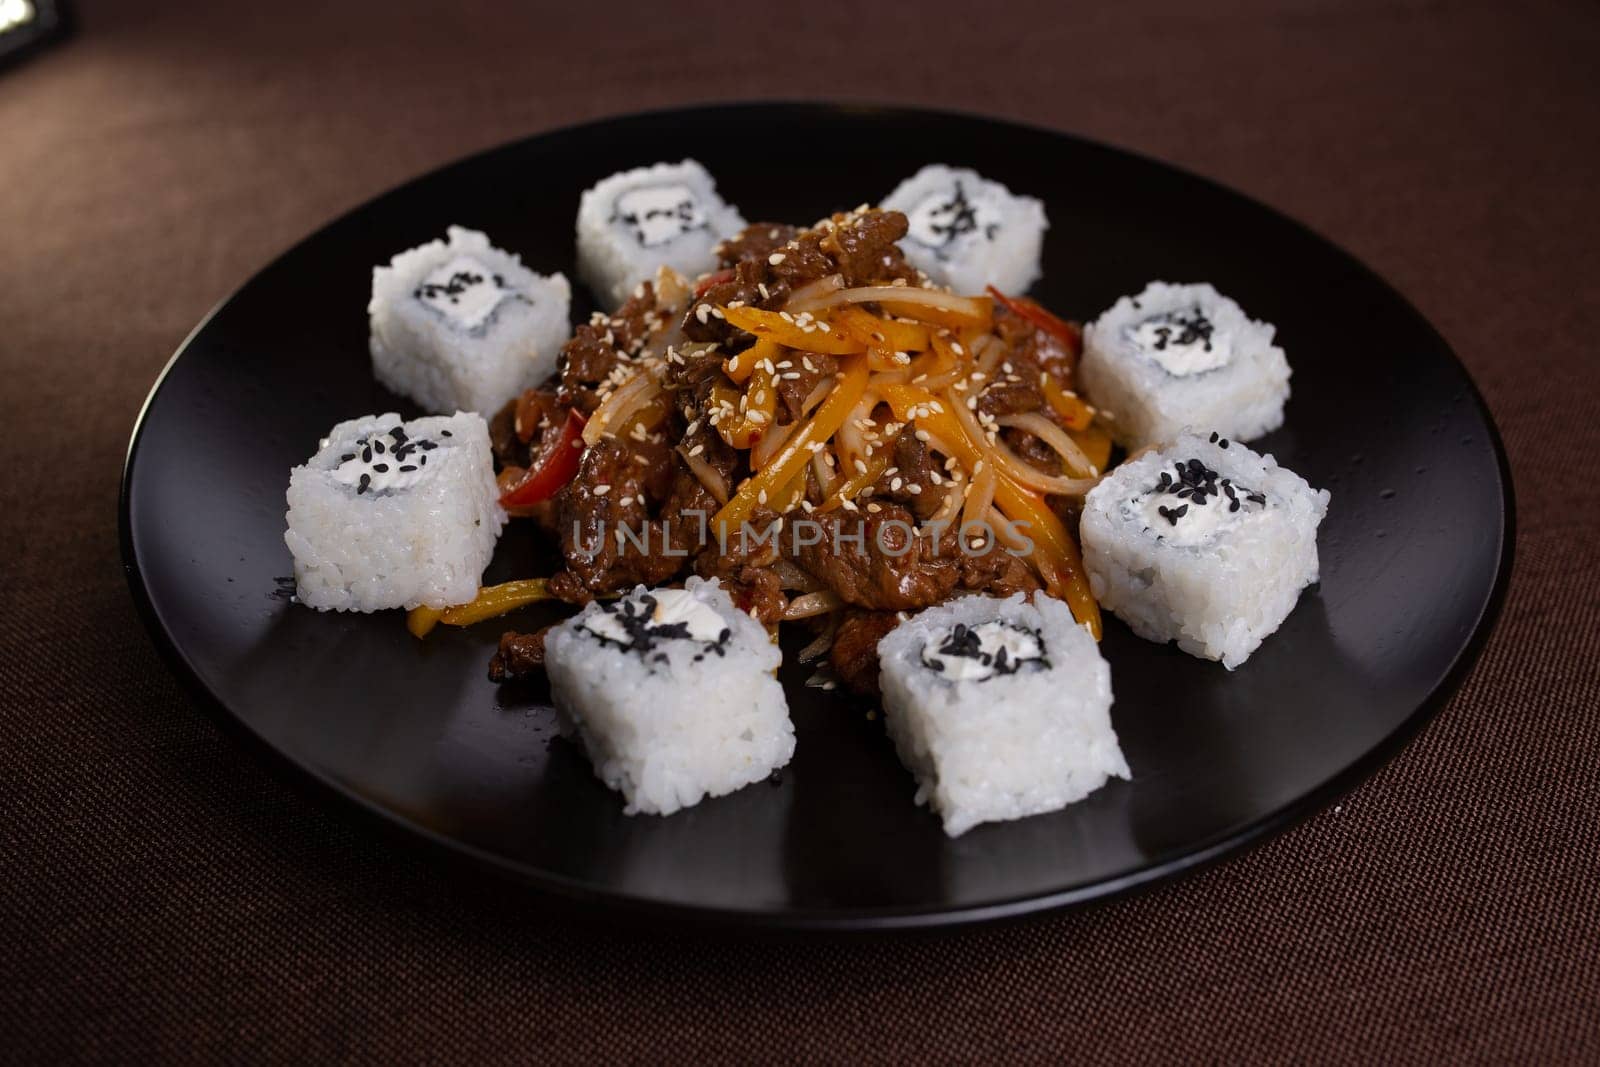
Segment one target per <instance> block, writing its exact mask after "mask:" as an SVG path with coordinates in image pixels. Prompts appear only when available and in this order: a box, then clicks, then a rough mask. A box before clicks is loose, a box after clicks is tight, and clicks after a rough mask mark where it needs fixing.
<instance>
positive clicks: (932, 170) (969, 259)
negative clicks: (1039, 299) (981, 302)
mask: <svg viewBox="0 0 1600 1067" xmlns="http://www.w3.org/2000/svg"><path fill="white" fill-rule="evenodd" d="M883 207H884V209H885V210H888V211H899V212H902V213H904V214H905V216H906V219H907V221H908V222H909V223H910V231H909V232H908V233H907V234H906V236H905V238H904V239H903V240H901V242H900V247H901V249H902V250H903V251H904V252H905V254H906V259H907V260H908V261H909V262H910V263H911V265H912V266H914V267H916V268H917V269H918V270H921V271H922V272H923V273H924V274H926V275H928V277H929V278H931V279H932V280H933V281H934V283H936V284H938V285H945V286H949V287H950V288H951V289H954V290H955V291H956V292H958V293H981V292H983V290H984V287H985V286H989V285H992V286H994V287H995V288H996V289H999V290H1000V291H1001V292H1004V293H1021V292H1024V291H1025V290H1026V289H1027V288H1028V287H1029V286H1030V285H1032V284H1033V283H1034V282H1036V281H1038V280H1039V274H1040V267H1039V256H1040V252H1041V250H1042V249H1043V246H1044V232H1045V230H1047V229H1049V228H1050V222H1049V220H1048V219H1046V218H1045V213H1044V204H1043V202H1041V201H1039V200H1037V199H1035V198H1033V197H1031V196H1018V195H1016V194H1014V193H1012V192H1011V190H1010V189H1007V188H1006V187H1005V186H1004V185H1001V184H1000V183H999V182H996V181H990V180H989V179H988V178H985V177H984V176H983V175H981V174H979V173H978V172H977V171H975V170H967V169H965V168H958V167H947V166H945V165H944V164H942V163H930V164H929V165H928V166H926V167H923V168H922V169H921V170H919V171H917V173H915V174H913V175H912V176H911V177H909V178H907V179H906V180H905V181H903V182H901V183H900V184H899V185H897V186H896V187H895V190H894V192H892V193H890V194H889V195H888V196H886V197H884V198H883Z"/></svg>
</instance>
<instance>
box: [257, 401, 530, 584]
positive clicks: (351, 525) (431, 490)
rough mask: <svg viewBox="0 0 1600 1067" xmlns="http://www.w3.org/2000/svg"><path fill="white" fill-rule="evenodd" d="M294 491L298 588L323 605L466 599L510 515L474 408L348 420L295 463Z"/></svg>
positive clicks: (287, 537)
mask: <svg viewBox="0 0 1600 1067" xmlns="http://www.w3.org/2000/svg"><path fill="white" fill-rule="evenodd" d="M288 503H289V513H288V524H289V529H288V531H287V532H286V533H285V534H284V537H283V539H284V543H285V544H287V545H288V546H289V552H290V554H291V555H293V556H294V577H295V588H296V595H297V598H298V599H299V601H300V602H301V603H302V604H305V605H307V606H308V607H313V608H316V609H317V610H319V611H381V610H383V609H385V608H415V607H420V606H423V605H426V606H428V607H431V608H446V607H449V606H451V605H453V604H464V603H466V602H467V601H469V600H471V599H472V598H473V597H474V596H476V595H477V593H478V583H479V580H480V579H481V578H482V577H483V569H484V568H485V567H487V566H488V565H489V557H490V556H491V555H493V553H494V545H495V541H496V539H498V537H499V536H500V527H501V526H502V525H503V524H504V523H505V518H506V517H505V512H504V511H502V510H501V508H500V503H499V490H498V488H497V487H496V486H495V479H494V464H493V461H492V460H491V458H490V455H489V428H488V426H487V425H486V424H485V423H484V421H483V419H481V418H480V417H478V416H477V415H474V414H472V413H470V412H468V413H457V414H455V415H450V416H430V417H428V418H421V419H413V420H411V421H410V422H404V421H402V420H401V418H400V416H399V415H396V414H393V413H390V414H387V415H367V416H364V417H363V418H359V419H351V420H350V421H349V422H341V423H339V425H337V426H335V427H334V428H333V429H332V430H331V431H329V433H328V436H327V438H325V439H324V440H323V442H322V444H321V445H320V446H319V447H318V449H317V453H316V455H314V456H312V457H311V458H310V459H309V460H307V461H306V463H305V464H304V465H302V466H299V467H296V468H294V469H293V470H292V471H290V473H289V493H288Z"/></svg>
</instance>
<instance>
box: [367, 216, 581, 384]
mask: <svg viewBox="0 0 1600 1067" xmlns="http://www.w3.org/2000/svg"><path fill="white" fill-rule="evenodd" d="M571 301H572V288H571V286H569V285H568V284H567V279H566V277H565V276H564V275H562V274H560V273H556V274H551V275H542V274H535V273H534V272H533V271H531V270H529V269H528V268H526V267H524V266H523V265H522V260H521V259H519V258H518V257H517V256H514V255H512V254H510V253H509V252H502V251H501V250H500V249H498V248H495V247H494V246H493V245H491V244H490V243H489V238H488V237H486V236H484V235H483V234H481V233H479V232H477V231H476V230H466V229H462V228H461V227H459V226H452V227H450V229H449V231H448V236H447V239H446V240H443V241H430V242H428V243H427V244H425V245H421V246H420V247H417V248H413V249H410V250H409V251H406V252H401V253H400V254H399V255H397V256H395V257H394V258H393V259H391V260H390V261H389V264H388V266H380V267H377V268H375V269H374V270H373V272H372V299H371V301H370V302H369V303H368V305H367V315H368V319H369V322H370V326H371V339H370V343H369V348H370V350H371V353H372V373H373V374H374V375H375V376H376V377H377V379H378V381H380V382H382V383H383V384H384V385H385V386H386V387H387V388H389V389H390V390H392V391H393V392H395V393H398V394H400V395H401V396H406V397H410V398H411V399H412V400H414V401H416V402H417V404H419V405H420V406H421V407H422V408H424V409H425V410H427V411H431V412H434V413H435V414H441V415H442V414H448V413H450V412H453V411H477V412H481V413H483V414H484V415H492V414H493V413H494V412H496V411H498V410H500V408H501V407H503V406H504V405H505V403H506V402H507V401H509V400H510V399H512V398H513V397H515V396H517V395H518V394H519V393H521V392H522V391H523V390H524V389H528V388H531V387H533V386H535V385H537V384H539V383H540V382H542V381H544V380H545V379H546V378H548V377H550V375H551V374H553V373H555V369H556V357H557V356H558V355H559V354H560V352H561V345H562V344H563V343H564V342H565V341H566V339H567V331H568V311H569V307H570V304H571Z"/></svg>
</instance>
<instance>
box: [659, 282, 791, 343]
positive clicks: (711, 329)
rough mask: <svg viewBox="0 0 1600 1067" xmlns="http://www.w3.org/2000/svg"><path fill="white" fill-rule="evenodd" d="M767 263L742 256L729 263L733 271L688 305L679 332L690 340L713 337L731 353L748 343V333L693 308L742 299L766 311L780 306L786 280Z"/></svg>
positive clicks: (786, 290)
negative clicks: (775, 275)
mask: <svg viewBox="0 0 1600 1067" xmlns="http://www.w3.org/2000/svg"><path fill="white" fill-rule="evenodd" d="M771 271H772V268H771V266H770V265H769V264H768V263H767V262H766V261H765V260H759V259H743V260H740V261H739V263H738V264H737V265H736V266H734V267H733V275H732V277H730V278H726V279H724V280H722V281H718V282H715V283H714V284H712V285H711V286H710V287H708V288H707V289H706V290H705V291H704V292H703V293H701V294H700V295H699V297H697V298H696V299H695V301H694V302H693V303H691V304H690V305H689V310H688V311H687V312H685V314H684V317H683V335H684V336H685V337H687V338H688V339H689V340H691V341H714V342H716V343H717V344H720V345H723V346H724V347H725V348H726V351H725V352H724V353H723V354H724V355H731V354H732V353H733V352H734V351H736V350H737V349H738V348H741V347H743V346H744V345H745V344H747V343H749V340H750V335H749V334H747V333H745V332H744V331H743V330H740V329H736V328H735V327H733V326H730V325H728V324H727V323H726V322H724V321H723V320H722V319H719V318H717V317H716V316H715V315H712V314H711V313H710V312H709V311H707V312H706V313H705V315H704V316H703V317H702V316H701V314H700V312H699V311H698V310H697V309H698V308H700V307H701V306H705V307H707V308H713V307H718V308H721V307H728V306H729V305H731V304H737V303H742V304H746V305H748V306H750V307H756V308H765V309H767V310H769V311H773V310H776V309H778V308H781V307H783V305H784V303H785V302H786V301H787V300H788V299H789V292H790V287H789V284H788V282H786V281H784V280H782V279H779V278H775V277H773V275H772V273H771Z"/></svg>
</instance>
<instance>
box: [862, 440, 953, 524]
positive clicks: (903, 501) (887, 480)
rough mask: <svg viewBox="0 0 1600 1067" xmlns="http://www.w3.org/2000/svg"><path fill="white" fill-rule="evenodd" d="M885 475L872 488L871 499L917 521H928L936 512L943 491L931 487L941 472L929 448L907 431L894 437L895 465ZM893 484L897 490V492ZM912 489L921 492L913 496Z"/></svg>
mask: <svg viewBox="0 0 1600 1067" xmlns="http://www.w3.org/2000/svg"><path fill="white" fill-rule="evenodd" d="M888 471H893V472H894V473H892V474H891V473H889V472H888ZM888 471H885V472H884V475H883V477H881V478H879V479H878V482H877V484H876V485H875V486H873V490H872V499H874V500H878V501H883V500H889V501H892V502H894V503H896V504H899V505H901V506H902V507H904V508H906V509H907V510H908V511H910V512H911V513H912V514H913V515H915V516H916V517H917V518H918V519H919V520H922V519H927V518H930V517H931V516H932V515H933V514H934V512H936V511H938V510H939V505H940V503H941V502H942V501H943V500H944V493H945V490H944V488H943V487H942V486H938V485H935V484H934V481H933V474H934V472H939V473H940V474H941V475H942V474H943V472H942V471H941V470H940V467H939V464H938V463H937V462H935V461H934V458H933V454H932V453H931V452H929V451H928V446H927V445H926V444H925V443H923V442H922V441H920V440H918V438H917V435H916V434H915V433H913V432H912V431H910V430H909V429H908V430H904V431H902V432H901V433H899V434H897V435H896V436H895V439H894V462H893V463H892V464H891V465H890V467H889V468H888ZM896 483H898V485H899V488H896ZM912 486H916V487H917V488H918V489H920V490H921V492H915V493H914V492H912V491H911V487H912Z"/></svg>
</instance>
